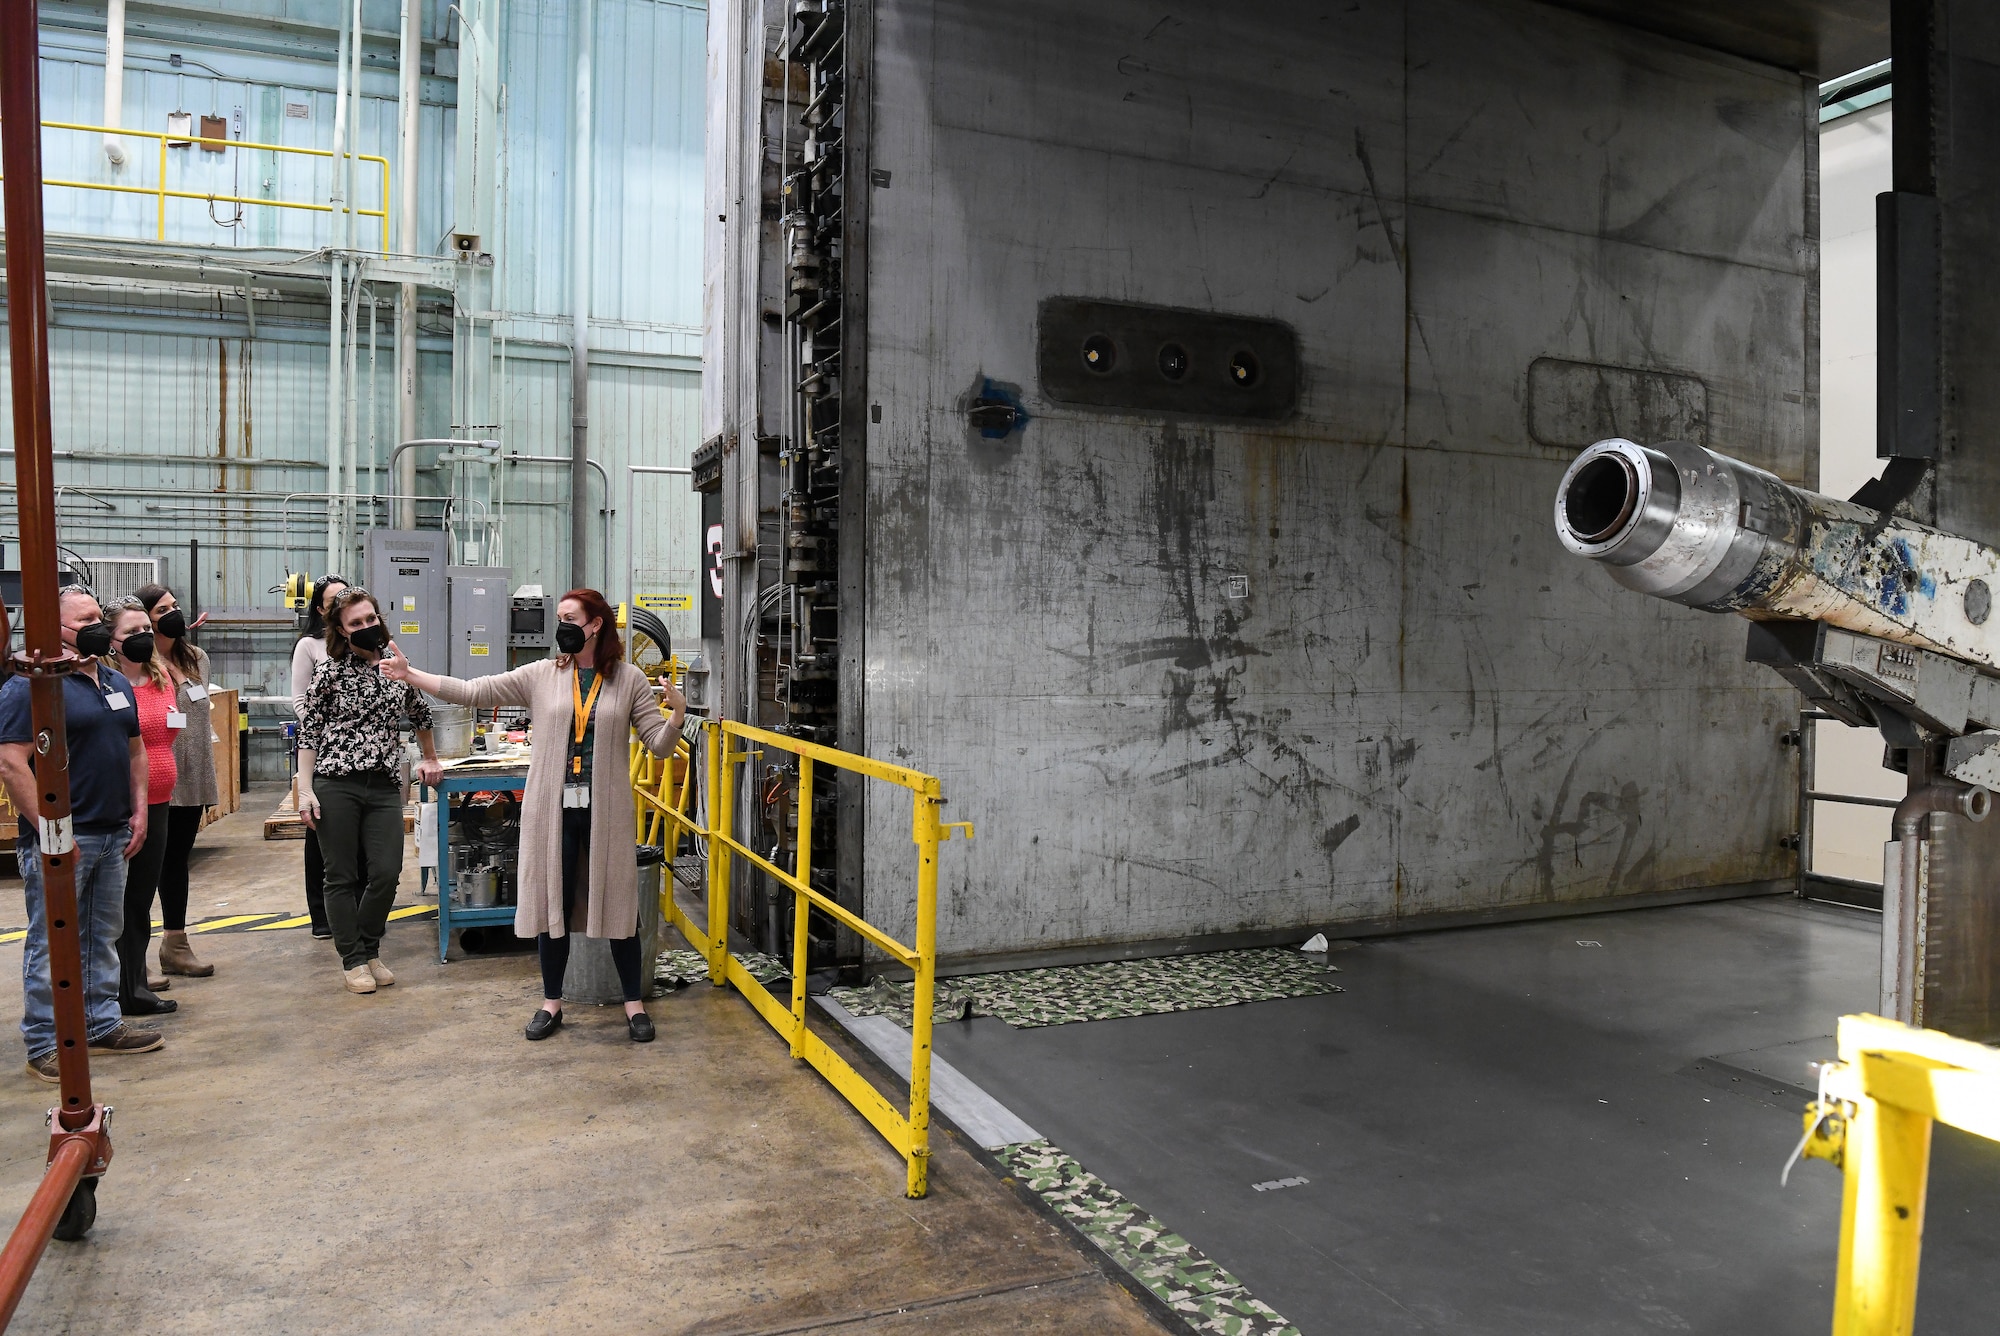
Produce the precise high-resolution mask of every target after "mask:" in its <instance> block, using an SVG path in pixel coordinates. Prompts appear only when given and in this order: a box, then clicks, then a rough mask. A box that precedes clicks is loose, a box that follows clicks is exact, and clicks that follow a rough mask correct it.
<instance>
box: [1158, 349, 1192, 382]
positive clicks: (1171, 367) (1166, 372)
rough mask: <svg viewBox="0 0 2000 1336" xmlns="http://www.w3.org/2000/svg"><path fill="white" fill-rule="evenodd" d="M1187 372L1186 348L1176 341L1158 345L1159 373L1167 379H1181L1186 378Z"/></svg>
mask: <svg viewBox="0 0 2000 1336" xmlns="http://www.w3.org/2000/svg"><path fill="white" fill-rule="evenodd" d="M1187 373H1188V355H1187V349H1185V348H1183V347H1181V346H1180V345H1179V344H1178V343H1166V344H1162V345H1160V374H1161V375H1163V376H1165V377H1166V378H1167V379H1168V380H1182V379H1185V378H1186V376H1187Z"/></svg>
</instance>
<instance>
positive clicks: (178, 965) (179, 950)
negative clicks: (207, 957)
mask: <svg viewBox="0 0 2000 1336" xmlns="http://www.w3.org/2000/svg"><path fill="white" fill-rule="evenodd" d="M160 968H161V969H162V970H164V971H165V972H166V973H168V974H182V975H186V976H187V977H188V978H190V979H206V978H207V977H208V976H209V975H211V974H213V973H215V966H213V965H204V964H203V963H202V962H201V961H199V960H196V959H195V958H194V948H193V947H191V946H189V945H188V935H187V933H186V932H163V933H161V934H160Z"/></svg>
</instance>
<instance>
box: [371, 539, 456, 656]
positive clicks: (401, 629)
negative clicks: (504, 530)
mask: <svg viewBox="0 0 2000 1336" xmlns="http://www.w3.org/2000/svg"><path fill="white" fill-rule="evenodd" d="M450 559H451V556H450V547H449V541H448V535H446V534H445V533H443V532H442V531H440V530H436V529H370V530H369V531H368V555H367V562H368V569H367V573H366V574H365V576H364V577H363V578H364V579H366V580H367V582H368V590H369V592H370V593H372V594H374V595H375V597H376V599H377V600H378V601H379V602H380V603H381V607H382V620H383V621H385V622H387V623H388V624H389V634H390V635H391V636H392V637H394V639H395V641H396V648H397V649H400V650H401V651H402V652H403V655H404V657H406V658H407V659H409V661H410V662H411V663H413V664H415V665H416V666H417V667H419V668H421V669H423V670H424V671H425V672H427V673H448V672H451V671H452V670H451V656H450V653H449V642H450V639H451V637H450V618H449V612H448V607H449V605H448V604H447V602H446V597H447V589H446V585H445V568H446V566H447V564H448V563H449V562H450Z"/></svg>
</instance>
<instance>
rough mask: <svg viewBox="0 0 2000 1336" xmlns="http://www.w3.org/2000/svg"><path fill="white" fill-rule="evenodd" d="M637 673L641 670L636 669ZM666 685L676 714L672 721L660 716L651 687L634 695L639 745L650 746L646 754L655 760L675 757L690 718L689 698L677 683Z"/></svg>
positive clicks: (670, 704) (633, 709)
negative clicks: (677, 687) (675, 684)
mask: <svg viewBox="0 0 2000 1336" xmlns="http://www.w3.org/2000/svg"><path fill="white" fill-rule="evenodd" d="M633 671H634V672H638V671H639V670H638V669H637V668H634V669H633ZM641 675H642V676H643V674H641ZM663 685H664V687H665V690H664V692H663V694H664V696H665V697H666V700H665V704H666V706H667V708H668V709H670V710H672V711H673V717H672V718H671V719H670V718H668V717H667V716H666V715H664V714H662V713H660V706H659V703H657V702H655V701H654V700H653V692H652V689H651V687H650V686H649V687H647V688H645V689H643V690H641V691H638V692H636V693H634V695H633V697H632V727H633V728H634V729H635V730H637V732H638V734H639V741H641V742H643V743H645V744H646V750H647V751H649V752H651V753H653V755H655V756H670V755H672V754H673V750H674V744H675V743H676V742H678V741H679V740H680V736H681V721H682V720H683V719H685V718H687V697H686V696H683V695H682V694H681V693H680V692H679V690H677V689H676V688H675V686H674V684H673V683H671V682H667V683H665V684H663Z"/></svg>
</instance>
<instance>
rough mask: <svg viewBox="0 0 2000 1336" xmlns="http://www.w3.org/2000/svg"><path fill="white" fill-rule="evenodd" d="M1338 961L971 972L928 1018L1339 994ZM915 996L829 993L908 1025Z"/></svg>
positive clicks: (1048, 1019)
mask: <svg viewBox="0 0 2000 1336" xmlns="http://www.w3.org/2000/svg"><path fill="white" fill-rule="evenodd" d="M690 954H691V953H690ZM1335 968H1336V967H1333V966H1329V965H1326V964H1323V963H1321V960H1320V959H1317V958H1314V957H1311V956H1307V955H1304V954H1302V953H1300V952H1298V951H1292V950H1287V949H1285V948H1283V947H1266V948H1262V949H1258V950H1250V951H1215V952H1210V953H1207V954H1204V955H1197V956H1160V957H1156V958H1153V959H1149V960H1112V961H1106V962H1104V963H1102V964H1096V965H1059V966H1051V967H1046V968H1042V969H1030V970H1007V971H1004V972H1002V973H999V974H968V975H963V976H960V977H957V978H951V979H940V980H939V981H938V984H937V999H936V1001H935V1003H934V1004H933V1005H934V1007H935V1010H934V1011H933V1012H932V1016H933V1017H934V1018H935V1019H936V1020H939V1021H947V1020H963V1019H965V1018H966V1017H968V1016H992V1017H995V1018H997V1019H999V1020H1003V1021H1005V1022H1007V1024H1009V1025H1011V1026H1013V1027H1015V1028H1016V1029H1023V1030H1025V1029H1029V1028H1032V1027H1034V1026H1039V1025H1069V1024H1072V1023H1074V1022H1076V1021H1102V1020H1112V1019H1114V1018H1116V1017H1120V1016H1156V1015H1159V1014H1161V1013H1162V1012H1168V1011H1197V1010H1200V1009H1201V1008H1204V1007H1230V1006H1235V1005H1236V1004H1238V1003H1240V1002H1270V1001H1275V1000H1277V999H1280V998H1287V997H1311V996H1314V995H1316V994H1320V993H1338V992H1342V991H1344V990H1343V989H1342V988H1341V987H1340V985H1339V984H1336V983H1335V982H1334V981H1333V973H1334V970H1335ZM915 994H916V987H915V985H914V984H908V983H892V982H890V981H889V980H887V979H876V980H875V981H874V982H873V983H871V984H869V985H868V986H867V987H865V988H835V989H833V990H832V997H833V1000H834V1001H836V1002H838V1003H840V1005H841V1006H843V1007H846V1008H847V1009H848V1010H849V1011H850V1012H852V1013H854V1014H855V1015H856V1016H887V1017H889V1019H891V1020H893V1021H895V1022H896V1023H897V1024H898V1025H901V1026H904V1027H905V1028H907V1027H908V1026H909V1024H910V1002H911V999H912V998H913V997H914V996H915Z"/></svg>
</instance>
